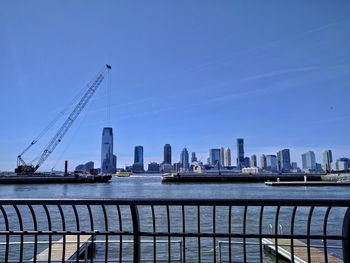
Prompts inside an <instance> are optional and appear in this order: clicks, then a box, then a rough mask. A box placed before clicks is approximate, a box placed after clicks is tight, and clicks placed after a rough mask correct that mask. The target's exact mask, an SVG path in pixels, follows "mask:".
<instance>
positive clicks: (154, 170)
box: [147, 162, 160, 173]
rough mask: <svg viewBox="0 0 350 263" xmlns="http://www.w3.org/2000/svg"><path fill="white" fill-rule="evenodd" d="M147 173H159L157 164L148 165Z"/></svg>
mask: <svg viewBox="0 0 350 263" xmlns="http://www.w3.org/2000/svg"><path fill="white" fill-rule="evenodd" d="M147 172H148V173H159V172H160V165H159V164H158V163H155V162H152V163H150V164H148V169H147Z"/></svg>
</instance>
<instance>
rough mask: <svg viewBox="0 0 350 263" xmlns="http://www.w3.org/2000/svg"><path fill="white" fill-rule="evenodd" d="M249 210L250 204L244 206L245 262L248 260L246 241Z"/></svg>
mask: <svg viewBox="0 0 350 263" xmlns="http://www.w3.org/2000/svg"><path fill="white" fill-rule="evenodd" d="M247 212H248V206H244V214H243V260H244V263H246V262H247V243H246V234H247Z"/></svg>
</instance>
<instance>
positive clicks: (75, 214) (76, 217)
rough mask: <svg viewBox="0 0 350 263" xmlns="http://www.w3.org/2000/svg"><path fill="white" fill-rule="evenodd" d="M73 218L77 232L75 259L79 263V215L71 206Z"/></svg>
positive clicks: (75, 208)
mask: <svg viewBox="0 0 350 263" xmlns="http://www.w3.org/2000/svg"><path fill="white" fill-rule="evenodd" d="M72 208H73V212H74V217H75V224H76V227H77V229H76V231H78V234H77V257H76V263H79V254H80V233H79V232H80V222H79V221H80V220H79V214H78V211H77V207H76V206H75V205H72Z"/></svg>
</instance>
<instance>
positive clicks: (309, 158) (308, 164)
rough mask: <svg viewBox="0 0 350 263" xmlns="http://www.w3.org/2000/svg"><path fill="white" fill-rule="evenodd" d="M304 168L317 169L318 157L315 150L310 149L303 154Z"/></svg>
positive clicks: (306, 169) (308, 170) (307, 169)
mask: <svg viewBox="0 0 350 263" xmlns="http://www.w3.org/2000/svg"><path fill="white" fill-rule="evenodd" d="M301 161H302V169H303V170H304V171H307V172H310V171H316V157H315V153H314V152H313V151H308V152H306V153H303V154H302V155H301Z"/></svg>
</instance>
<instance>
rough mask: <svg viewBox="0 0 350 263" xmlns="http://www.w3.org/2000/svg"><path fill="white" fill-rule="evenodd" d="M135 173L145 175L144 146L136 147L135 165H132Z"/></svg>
mask: <svg viewBox="0 0 350 263" xmlns="http://www.w3.org/2000/svg"><path fill="white" fill-rule="evenodd" d="M132 172H133V173H143V172H144V166H143V146H135V150H134V164H133V165H132Z"/></svg>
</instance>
